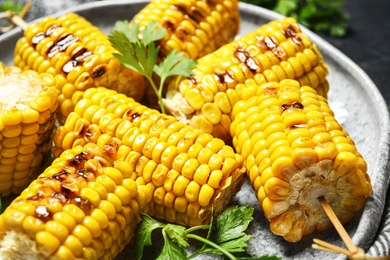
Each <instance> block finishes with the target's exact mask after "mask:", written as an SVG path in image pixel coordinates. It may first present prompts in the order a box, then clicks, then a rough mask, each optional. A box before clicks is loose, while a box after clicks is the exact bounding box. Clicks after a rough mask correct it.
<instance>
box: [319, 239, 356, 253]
mask: <svg viewBox="0 0 390 260" xmlns="http://www.w3.org/2000/svg"><path fill="white" fill-rule="evenodd" d="M313 242H314V243H315V244H313V248H315V249H320V250H326V251H329V252H333V253H338V254H344V255H346V256H351V252H349V251H348V250H347V249H344V248H341V247H339V246H336V245H332V244H330V243H328V242H325V241H323V240H320V239H318V238H314V239H313Z"/></svg>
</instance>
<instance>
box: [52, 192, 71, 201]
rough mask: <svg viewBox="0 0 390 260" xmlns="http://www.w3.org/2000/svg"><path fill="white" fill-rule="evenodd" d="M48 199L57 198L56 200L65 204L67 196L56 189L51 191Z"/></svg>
mask: <svg viewBox="0 0 390 260" xmlns="http://www.w3.org/2000/svg"><path fill="white" fill-rule="evenodd" d="M49 200H50V201H53V200H57V201H58V202H60V203H62V204H65V203H67V202H68V200H69V197H68V196H67V195H66V194H64V193H62V192H58V191H55V192H53V193H52V194H51V195H50V199H49Z"/></svg>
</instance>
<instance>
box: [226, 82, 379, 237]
mask: <svg viewBox="0 0 390 260" xmlns="http://www.w3.org/2000/svg"><path fill="white" fill-rule="evenodd" d="M248 87H250V88H251V89H252V92H251V94H250V95H248V96H247V97H246V98H245V99H244V100H241V101H238V102H237V103H236V105H235V106H234V108H233V112H232V121H233V122H232V124H231V128H230V129H231V134H232V137H233V145H234V148H235V149H236V151H237V152H238V153H239V154H241V155H243V156H244V159H245V166H246V168H247V173H248V177H249V179H250V181H251V183H252V185H253V188H254V190H255V192H256V195H257V198H258V200H259V202H260V204H261V206H262V208H263V211H264V214H265V216H266V217H267V218H268V219H269V220H270V226H271V230H272V231H273V232H274V233H275V234H277V235H281V236H283V237H284V238H285V239H286V240H288V241H293V242H294V241H299V240H300V239H301V237H302V236H303V235H305V234H309V233H311V232H313V231H314V230H325V229H328V228H330V227H331V226H332V224H331V222H330V221H329V218H328V217H327V216H326V214H325V212H324V211H323V210H322V208H321V205H320V203H319V201H318V198H319V197H321V196H323V197H324V198H325V199H326V201H327V202H328V203H329V204H330V205H331V207H332V209H333V210H334V211H335V213H336V215H337V216H338V218H339V219H340V221H341V222H342V223H346V222H348V221H349V220H350V219H351V218H352V217H353V216H354V215H355V214H356V212H358V211H360V210H361V209H362V208H363V206H364V205H365V201H366V196H368V195H370V194H371V192H372V187H371V184H370V179H369V176H368V174H367V164H366V162H365V160H364V159H363V158H362V156H361V154H360V153H359V152H358V151H357V149H356V147H355V145H354V142H353V140H352V139H351V138H350V136H349V135H348V133H347V132H346V131H345V130H344V129H343V128H342V126H341V125H340V124H339V123H338V122H337V121H336V119H335V118H334V114H333V112H332V111H331V109H330V108H329V105H328V103H327V101H326V99H325V98H324V97H323V96H321V95H319V94H318V93H317V92H316V91H315V90H314V89H313V88H311V87H307V86H301V85H300V84H299V82H297V81H296V80H282V81H281V82H280V83H279V84H278V83H276V82H268V83H264V84H262V85H258V84H256V83H252V84H251V85H250V86H248Z"/></svg>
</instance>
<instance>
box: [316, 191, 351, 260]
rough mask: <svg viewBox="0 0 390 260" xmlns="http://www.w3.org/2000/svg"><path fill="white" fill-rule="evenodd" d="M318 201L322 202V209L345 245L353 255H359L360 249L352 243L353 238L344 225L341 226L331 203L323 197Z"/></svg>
mask: <svg viewBox="0 0 390 260" xmlns="http://www.w3.org/2000/svg"><path fill="white" fill-rule="evenodd" d="M318 200H319V201H320V203H321V205H322V208H323V209H324V210H325V213H326V214H327V215H328V217H329V219H330V221H331V222H332V224H333V226H334V227H335V228H336V230H337V232H338V233H339V235H340V237H341V239H342V240H343V242H344V244H345V245H346V247H347V248H348V250H349V252H350V254H351V255H355V254H357V253H358V251H359V249H358V247H357V246H355V245H354V243H353V242H352V239H351V237H350V236H349V235H348V233H347V231H346V230H345V228H344V226H343V224H341V222H340V220H339V219H338V217H337V216H336V214H335V213H334V211H333V209H332V208H331V206H330V205H329V203H328V202H327V201H326V200H325V198H324V197H323V196H321V197H319V198H318Z"/></svg>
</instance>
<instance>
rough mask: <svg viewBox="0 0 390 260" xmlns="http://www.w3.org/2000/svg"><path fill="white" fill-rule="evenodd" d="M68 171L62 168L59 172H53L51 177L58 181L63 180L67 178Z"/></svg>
mask: <svg viewBox="0 0 390 260" xmlns="http://www.w3.org/2000/svg"><path fill="white" fill-rule="evenodd" d="M69 175H70V173H69V172H68V171H67V170H66V169H62V170H61V171H60V172H58V173H55V174H53V176H52V178H53V179H55V180H59V181H64V180H66V179H67V178H68V176H69Z"/></svg>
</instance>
